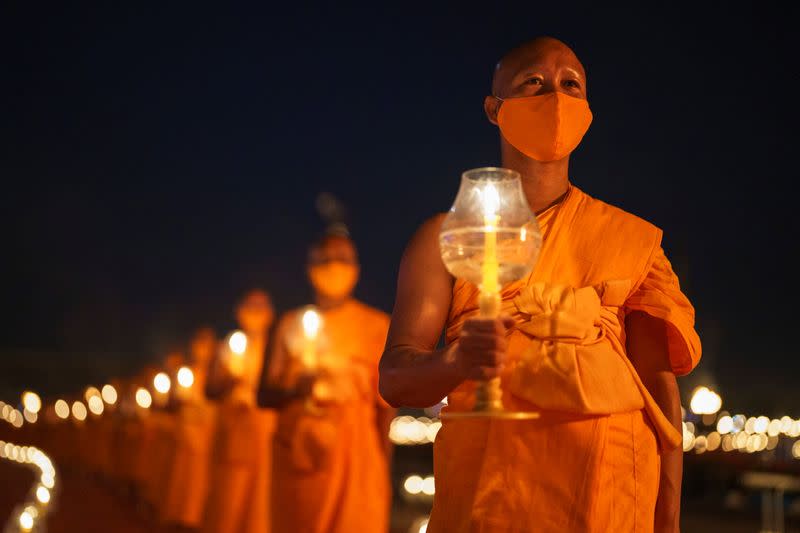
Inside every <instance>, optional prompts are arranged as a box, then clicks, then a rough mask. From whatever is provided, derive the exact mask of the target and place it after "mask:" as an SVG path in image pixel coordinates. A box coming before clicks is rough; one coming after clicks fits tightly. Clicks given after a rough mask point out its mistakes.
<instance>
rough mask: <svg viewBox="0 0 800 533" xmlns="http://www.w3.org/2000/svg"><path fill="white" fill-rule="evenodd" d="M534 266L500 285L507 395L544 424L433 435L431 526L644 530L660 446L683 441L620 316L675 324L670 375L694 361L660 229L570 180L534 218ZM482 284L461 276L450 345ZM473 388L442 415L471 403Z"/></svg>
mask: <svg viewBox="0 0 800 533" xmlns="http://www.w3.org/2000/svg"><path fill="white" fill-rule="evenodd" d="M539 224H540V226H541V228H542V235H543V237H544V242H543V248H542V252H541V255H540V258H539V261H538V263H537V265H536V268H535V269H534V271H533V272H532V274H531V275H530V276H528V278H527V279H524V280H521V281H519V282H515V283H512V284H510V285H509V286H507V287H504V288H503V290H502V307H503V312H504V313H507V314H509V315H511V316H513V317H514V319H515V320H516V326H515V327H514V328H513V329H512V330H511V332H510V337H509V348H508V357H509V359H508V364H507V365H506V370H505V372H504V374H503V375H502V376H501V382H502V386H503V402H504V405H505V406H506V409H508V410H512V411H539V412H541V418H540V419H538V420H526V421H519V420H499V419H474V418H473V419H469V418H456V419H449V420H447V419H445V420H443V426H442V429H441V430H440V431H439V433H438V435H437V437H436V442H435V444H434V473H435V477H436V495H435V498H434V506H433V512H432V514H431V518H430V523H429V526H428V531H429V532H431V533H439V532H459V533H460V532H466V531H481V532H483V531H491V532H505V531H520V532H522V531H539V532H551V531H552V532H556V531H557V532H565V531H569V532H606V531H635V532H649V531H652V530H653V526H654V510H655V503H656V498H657V495H658V483H659V475H660V472H659V469H660V453H661V451H662V450H667V449H672V448H674V447H676V446H678V445H679V444H680V442H681V435H680V434H679V433H678V431H677V430H676V429H675V428H674V427H673V426H672V425H671V424H670V422H669V421H668V420H667V418H666V417H665V416H664V414H663V413H662V412H661V410H660V409H659V407H658V405H656V403H655V401H654V400H653V399H652V397H651V396H650V394H649V393H648V392H647V390H646V389H645V387H644V386H643V385H642V383H641V380H640V379H639V377H638V375H637V373H636V371H635V369H634V368H633V366H632V365H631V363H630V361H629V359H628V357H627V355H626V348H625V327H624V324H625V316H626V314H628V313H630V312H632V311H644V312H646V313H648V314H650V315H652V316H654V317H657V318H660V319H662V320H664V321H666V322H667V324H668V325H669V328H668V330H669V333H668V335H669V341H668V342H669V347H668V348H669V355H670V361H671V365H672V368H673V371H674V372H675V373H676V374H679V375H680V374H686V373H688V372H689V371H690V370H691V369H692V368H693V367H694V366H695V365H696V364H697V362H698V360H699V358H700V341H699V338H698V336H697V334H696V332H695V331H694V309H693V308H692V306H691V304H690V303H689V301H688V300H687V299H686V297H685V296H684V295H683V294H682V293H681V291H680V287H679V284H678V280H677V277H676V276H675V274H674V273H673V271H672V268H671V266H670V263H669V261H668V260H667V259H666V257H665V255H664V252H663V251H662V249H661V237H662V232H661V230H659V229H658V228H656V227H654V226H652V225H651V224H649V223H647V222H645V221H643V220H641V219H639V218H637V217H635V216H633V215H630V214H628V213H626V212H624V211H621V210H619V209H617V208H614V207H612V206H610V205H608V204H605V203H603V202H601V201H598V200H595V199H593V198H591V197H590V196H588V195H587V194H585V193H583V192H582V191H580V190H579V189H577V188H576V187H574V186H573V187H571V189H570V192H569V193H568V195H567V197H566V198H565V199H564V200H563V202H562V203H561V204H560V205H558V206H556V207H553V208H551V209H549V210H548V211H546V212H544V213H542V215H540V218H539ZM477 296H478V289H477V288H476V287H474V286H473V285H471V284H468V283H465V282H462V281H460V280H458V281H456V283H455V285H454V288H453V300H452V304H451V309H450V314H449V319H448V328H447V341H448V342H453V341H455V340H457V338H458V335H459V331H460V328H461V325H462V324H463V322H464V320H465V319H467V318H469V317H471V316H475V315H476V314H477V312H478V304H477ZM473 391H474V383H473V382H466V383H464V384H462V385H460V386H459V387H458V388H457V389H456V390H454V391H453V392H452V393H451V394H450V395H449V396H448V399H449V406H448V407H447V408H446V410H445V412H447V411H462V410H467V409H469V408H470V407H471V405H472V403H473V402H474V394H473Z"/></svg>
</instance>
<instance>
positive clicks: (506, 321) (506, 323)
mask: <svg viewBox="0 0 800 533" xmlns="http://www.w3.org/2000/svg"><path fill="white" fill-rule="evenodd" d="M500 323H501V324H503V327H504V328H506V329H511V328H513V327H514V325H515V324H516V323H517V321H516V320H514V318H513V317H511V316H509V315H500Z"/></svg>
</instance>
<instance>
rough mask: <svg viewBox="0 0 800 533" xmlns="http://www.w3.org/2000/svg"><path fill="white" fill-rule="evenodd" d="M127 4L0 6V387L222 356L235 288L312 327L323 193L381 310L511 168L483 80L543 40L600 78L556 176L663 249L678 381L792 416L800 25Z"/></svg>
mask: <svg viewBox="0 0 800 533" xmlns="http://www.w3.org/2000/svg"><path fill="white" fill-rule="evenodd" d="M122 4H123V3H121V2H112V3H110V5H109V4H97V5H94V6H91V8H89V7H86V8H85V10H83V11H78V10H76V9H75V6H74V5H70V6H68V5H65V3H59V4H55V5H44V4H41V3H33V2H16V1H14V2H5V3H4V5H3V7H2V8H0V58H2V83H0V97H1V99H0V101H1V102H2V104H0V111H1V113H2V114H1V116H0V128H1V129H0V135H1V136H2V137H1V138H0V140H1V141H2V143H0V177H2V184H3V188H2V194H0V202H1V207H0V228H2V229H0V243H1V245H2V259H1V260H0V269H2V270H0V298H1V300H0V301H2V304H3V310H4V314H3V317H2V321H1V322H0V328H2V329H1V330H0V357H2V360H3V361H4V362H6V363H11V365H10V366H9V365H7V366H6V367H5V378H3V377H2V374H3V373H0V390H6V391H8V390H12V389H11V388H12V387H15V386H16V387H19V386H22V385H26V384H33V385H36V384H38V385H41V386H42V387H45V389H47V390H69V389H76V388H78V387H80V386H82V385H83V384H84V383H85V376H82V375H79V370H80V371H86V372H93V374H91V376H90V377H91V378H93V379H94V378H96V379H103V378H104V377H106V376H103V375H102V374H103V373H104V372H105V373H109V372H115V371H121V372H122V371H131V370H133V369H135V368H136V367H137V366H139V365H141V364H143V363H144V362H145V361H151V360H155V359H157V358H158V357H160V356H163V351H164V350H165V349H166V348H167V347H168V346H169V345H170V343H172V342H176V341H181V340H183V339H184V338H185V336H186V335H187V333H188V332H189V331H190V330H191V328H192V327H194V326H196V325H198V324H200V323H204V322H206V323H211V324H213V325H214V326H215V327H216V328H217V331H218V332H219V333H221V334H222V333H224V332H225V331H226V330H227V329H228V328H230V327H232V326H233V323H232V311H233V306H234V302H235V299H236V297H237V296H238V295H239V294H240V293H241V292H242V291H243V290H244V289H246V288H248V287H251V286H263V287H265V288H267V289H268V290H269V291H271V293H272V294H273V297H274V300H275V303H276V306H277V307H278V309H279V310H285V309H288V308H290V307H293V306H296V305H300V304H303V303H307V302H308V301H309V298H310V291H309V290H308V288H307V284H306V282H305V277H304V269H303V263H304V259H305V250H306V247H307V245H308V243H309V242H310V241H311V239H313V238H314V237H315V236H317V235H318V234H319V233H320V232H321V231H322V230H323V228H324V225H323V222H322V220H321V219H320V217H319V216H318V214H317V212H316V210H315V207H314V200H315V197H316V196H317V194H318V193H320V192H322V191H327V192H330V193H332V194H334V195H336V196H337V197H338V198H339V199H340V200H341V201H342V202H343V203H344V204H345V205H346V206H347V208H348V212H349V225H350V228H351V231H352V234H353V237H354V239H355V240H356V242H357V244H358V245H359V248H360V254H361V259H362V265H363V278H362V281H361V283H360V285H359V287H358V290H357V294H358V296H359V297H360V298H362V299H363V300H365V301H366V302H368V303H370V304H373V305H375V306H377V307H380V308H382V309H385V310H387V311H390V310H391V306H392V302H393V299H394V285H395V278H396V272H397V265H398V262H399V258H400V255H401V253H402V250H403V248H404V246H405V243H406V242H407V240H408V238H409V237H410V235H411V234H412V233H413V231H414V229H415V228H416V227H417V226H418V225H419V224H420V223H421V222H422V221H423V220H424V219H425V218H427V217H428V216H430V215H431V214H433V213H435V212H437V211H443V210H446V209H447V208H448V207H449V205H450V203H451V201H452V199H453V197H454V195H455V192H456V189H457V186H458V180H459V176H460V173H461V172H462V171H463V170H465V169H469V168H472V167H477V166H485V165H490V164H498V163H499V150H498V140H497V130H496V129H495V127H493V126H492V125H491V124H489V123H488V122H487V121H486V119H485V117H484V115H483V109H482V100H483V97H484V95H486V94H487V91H488V90H489V81H490V78H491V74H492V69H493V66H494V64H495V62H496V61H497V59H498V58H499V57H500V56H501V55H502V54H503V53H504V52H505V51H507V50H508V49H509V48H511V47H513V46H515V45H517V44H520V43H521V42H523V41H525V40H527V39H529V38H531V37H534V36H536V35H540V34H547V35H552V36H555V37H558V38H560V39H562V40H564V41H565V42H567V43H568V44H570V45H571V46H573V48H574V49H575V51H576V53H577V54H578V56H579V57H580V58H581V59H582V61H583V62H584V64H585V66H586V69H587V74H588V89H589V101H590V105H591V107H592V110H593V113H594V117H595V118H594V123H593V124H592V127H591V128H590V130H589V133H588V134H587V136H586V137H585V139H584V141H583V143H582V145H581V146H580V147H579V149H578V150H577V151H576V152H575V153H574V155H573V157H572V164H571V179H572V180H573V182H574V183H576V184H577V185H578V186H580V187H581V188H583V189H584V190H585V191H587V192H589V193H590V194H592V195H594V196H596V197H599V198H601V199H603V200H605V201H608V202H610V203H613V204H615V205H618V206H620V207H622V208H624V209H626V210H628V211H631V212H633V213H635V214H637V215H640V216H642V217H644V218H646V219H648V220H650V221H651V222H653V223H655V224H657V225H658V226H660V227H662V228H663V229H664V231H665V240H664V247H665V249H666V250H667V253H668V255H669V257H670V258H671V259H672V261H673V264H674V267H675V269H676V271H677V272H678V273H679V274H680V276H681V279H682V282H683V285H684V288H685V290H686V292H687V293H688V294H689V296H690V297H691V299H692V300H693V302H694V304H695V306H696V308H697V320H698V329H699V330H700V333H701V337H702V338H703V341H704V344H705V354H704V361H703V362H702V364H701V366H700V367H699V369H698V371H697V373H696V374H695V375H694V377H693V378H687V380H686V381H685V382H684V383H689V384H691V383H694V382H696V381H697V380H702V381H704V382H710V383H712V384H713V385H716V386H717V387H718V388H719V390H720V392H721V393H722V394H723V397H724V398H725V400H726V402H727V403H728V405H731V404H733V405H732V406H733V407H735V406H743V407H748V408H750V407H752V408H758V409H764V410H766V411H769V412H768V413H767V414H770V413H773V414H776V415H777V414H783V411H785V410H788V411H790V414H791V412H793V413H794V414H795V415H797V414H798V409H800V401H798V400H800V398H798V396H799V395H798V393H797V392H796V391H797V390H798V389H797V388H796V387H794V386H793V385H794V384H795V383H796V381H797V376H798V372H800V362H798V361H800V358H798V357H797V351H796V337H797V335H796V331H797V326H796V319H795V318H794V315H793V313H794V312H795V309H796V308H797V306H796V305H795V302H797V301H800V290H798V287H797V281H796V280H797V276H796V274H795V272H796V271H797V269H798V266H797V264H795V263H794V262H792V261H791V256H792V255H794V254H795V252H796V248H797V236H798V229H799V228H798V226H799V224H798V221H797V216H798V210H797V209H796V207H795V205H796V201H795V197H794V189H795V187H794V182H795V181H796V180H797V178H798V171H797V169H796V152H797V140H798V135H797V123H798V119H799V118H800V113H798V109H799V108H800V106H799V105H798V97H797V95H798V93H799V92H800V75H799V74H798V72H799V70H798V67H799V66H800V65H798V60H797V57H796V55H793V52H792V51H793V49H794V45H795V42H794V41H795V35H794V27H793V25H794V23H795V22H794V21H796V20H797V15H798V12H797V8H796V7H795V8H789V9H794V11H793V12H790V11H785V10H784V9H778V8H765V7H763V6H759V7H755V5H753V6H750V7H747V6H746V5H743V7H734V4H733V3H721V2H720V3H716V4H715V6H712V7H705V8H703V9H704V11H702V12H698V11H697V7H696V5H691V4H687V5H686V6H679V5H676V4H670V5H669V7H665V8H660V9H656V8H653V7H644V6H642V5H638V6H635V7H627V8H624V9H623V8H614V9H610V8H608V7H606V6H605V5H598V4H595V5H594V6H593V7H582V6H581V5H579V4H576V3H571V4H569V5H565V7H563V8H561V9H560V10H559V9H557V8H555V7H552V6H551V7H545V4H548V5H549V4H555V3H543V2H536V3H533V2H529V3H526V4H524V5H525V6H527V7H524V8H520V7H519V6H517V7H514V6H512V5H507V6H502V5H500V3H494V2H492V3H486V4H485V5H484V6H483V7H481V8H480V9H479V8H477V7H476V8H472V9H470V8H467V7H465V6H464V5H460V6H459V7H457V8H456V7H453V8H435V9H434V8H431V6H430V5H429V4H420V5H419V6H417V7H416V8H413V9H412V7H410V5H409V4H404V3H403V4H395V5H396V6H404V7H403V8H402V9H401V8H400V7H398V11H396V12H394V13H391V12H389V11H388V10H384V9H380V8H378V7H377V6H378V5H379V3H374V4H372V5H373V7H370V8H360V9H349V10H345V9H344V8H342V7H340V6H338V5H332V6H329V7H326V8H313V9H312V8H305V9H300V8H299V7H298V9H297V10H296V11H294V12H288V11H286V12H278V11H275V10H274V9H271V8H269V9H268V8H267V7H266V6H263V5H262V6H261V7H258V8H253V9H241V10H236V9H234V8H221V7H219V6H216V7H214V8H206V7H201V6H199V5H197V4H186V6H185V7H182V8H178V7H176V6H173V7H170V8H165V7H163V6H159V7H146V6H143V5H141V4H140V3H136V4H131V5H130V7H126V6H123V5H122ZM453 5H454V6H456V5H459V4H453ZM551 8H552V10H550V9H551ZM167 9H168V10H167ZM48 365H49V366H48ZM53 369H61V370H60V371H59V370H53ZM65 369H72V370H73V371H72V372H67V371H66V370H65ZM76 369H78V370H76ZM81 369H83V370H81ZM79 379H84V381H79ZM692 380H695V381H692ZM21 381H25V383H22V382H21ZM4 387H5V388H4ZM778 410H780V411H781V412H780V413H778V412H777V411H778Z"/></svg>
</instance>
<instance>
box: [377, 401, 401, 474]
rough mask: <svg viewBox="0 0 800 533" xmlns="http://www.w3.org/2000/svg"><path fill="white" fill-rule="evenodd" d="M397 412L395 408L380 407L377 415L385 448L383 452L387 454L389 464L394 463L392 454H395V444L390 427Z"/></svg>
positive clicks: (379, 431) (382, 443)
mask: <svg viewBox="0 0 800 533" xmlns="http://www.w3.org/2000/svg"><path fill="white" fill-rule="evenodd" d="M395 414H396V411H395V410H394V409H391V408H385V407H378V409H377V415H376V417H375V424H376V425H377V428H378V436H379V437H380V441H381V448H383V452H384V453H385V454H386V463H387V464H389V465H390V464H392V455H393V454H394V444H393V443H392V440H391V439H390V438H389V427H390V426H391V424H392V420H393V419H394V416H395Z"/></svg>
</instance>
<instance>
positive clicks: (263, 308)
mask: <svg viewBox="0 0 800 533" xmlns="http://www.w3.org/2000/svg"><path fill="white" fill-rule="evenodd" d="M274 317H275V313H274V310H273V308H272V301H271V299H270V297H269V294H267V293H266V292H265V291H263V290H260V289H254V290H251V291H250V292H248V293H247V294H246V295H245V296H244V298H242V300H241V302H240V303H239V305H238V306H237V308H236V319H237V321H238V323H239V327H240V328H241V329H242V332H243V333H244V334H245V336H246V339H247V340H246V347H245V349H244V353H243V354H241V355H237V354H236V353H234V352H233V351H232V350H231V348H230V346H229V344H228V342H227V341H226V342H225V343H223V344H222V346H221V347H220V350H219V352H218V354H217V358H216V360H215V362H214V364H212V367H211V368H212V373H211V375H210V376H209V380H208V387H207V390H208V392H209V394H210V395H211V396H212V397H216V398H218V399H219V402H220V403H219V406H218V414H217V424H216V438H215V443H214V451H213V454H212V460H211V487H210V491H209V494H208V499H207V501H206V509H205V518H204V520H203V531H206V532H208V533H228V532H231V533H234V532H235V533H249V532H258V533H264V532H265V531H270V529H269V501H270V496H269V482H270V460H271V458H272V451H271V441H272V434H273V431H274V426H275V414H274V412H272V411H271V410H265V409H258V408H257V406H256V393H257V391H258V385H259V383H260V378H261V371H262V367H263V365H264V352H265V350H266V347H267V342H268V338H269V329H270V326H271V325H272V322H273V320H274ZM228 340H230V336H229V339H228Z"/></svg>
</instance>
